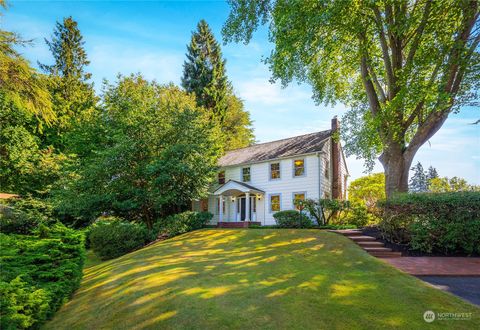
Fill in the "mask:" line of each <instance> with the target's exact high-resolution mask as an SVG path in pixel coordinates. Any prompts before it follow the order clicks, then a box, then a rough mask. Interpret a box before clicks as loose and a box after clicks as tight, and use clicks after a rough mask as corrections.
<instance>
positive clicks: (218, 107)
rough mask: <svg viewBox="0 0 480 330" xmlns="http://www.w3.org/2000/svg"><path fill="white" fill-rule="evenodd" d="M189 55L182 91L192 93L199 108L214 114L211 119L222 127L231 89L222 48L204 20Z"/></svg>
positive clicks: (188, 49)
mask: <svg viewBox="0 0 480 330" xmlns="http://www.w3.org/2000/svg"><path fill="white" fill-rule="evenodd" d="M187 51H188V52H187V54H186V55H187V60H186V61H185V63H184V64H183V77H182V87H183V88H184V89H185V90H186V91H187V92H188V93H194V94H195V96H196V98H197V104H198V105H199V106H203V107H205V108H206V109H207V110H208V111H211V117H212V118H214V119H216V120H218V122H219V123H220V124H221V123H223V121H224V119H225V114H226V109H227V95H228V93H229V91H230V89H231V87H230V85H229V82H228V80H227V75H226V72H225V60H224V59H223V58H222V51H221V49H220V44H219V43H218V42H217V40H216V39H215V36H214V35H213V33H212V31H211V29H210V27H209V26H208V24H207V22H206V21H205V20H201V21H200V22H199V23H198V25H197V31H195V32H193V33H192V39H191V41H190V44H189V45H188V46H187Z"/></svg>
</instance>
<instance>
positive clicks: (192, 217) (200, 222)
mask: <svg viewBox="0 0 480 330" xmlns="http://www.w3.org/2000/svg"><path fill="white" fill-rule="evenodd" d="M212 217H213V214H211V213H210V212H192V211H187V212H183V213H179V214H174V215H171V216H169V217H167V218H164V219H162V220H160V221H159V222H158V223H157V224H156V225H155V227H154V228H155V230H156V232H157V233H159V234H160V235H165V236H167V237H173V236H176V235H180V234H184V233H187V232H189V231H192V230H196V229H200V228H202V227H204V226H205V225H206V224H207V223H209V222H210V220H211V219H212Z"/></svg>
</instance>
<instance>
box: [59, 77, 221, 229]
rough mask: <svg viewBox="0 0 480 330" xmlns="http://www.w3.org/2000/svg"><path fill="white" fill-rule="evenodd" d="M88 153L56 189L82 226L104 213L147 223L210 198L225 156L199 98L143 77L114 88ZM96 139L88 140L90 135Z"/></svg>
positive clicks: (109, 88) (62, 206)
mask: <svg viewBox="0 0 480 330" xmlns="http://www.w3.org/2000/svg"><path fill="white" fill-rule="evenodd" d="M101 104H102V111H101V112H100V113H99V114H98V117H97V118H96V125H97V127H101V129H100V131H101V130H103V132H104V134H103V135H104V136H103V138H100V139H99V137H98V136H97V135H98V134H97V133H98V131H97V129H87V130H86V132H87V134H91V136H90V141H95V143H91V144H90V145H89V146H90V148H91V149H92V150H93V152H91V153H90V154H86V155H85V156H84V157H83V159H81V160H80V161H79V164H78V165H77V166H76V167H77V170H76V171H75V172H73V171H72V172H71V177H67V178H65V182H62V183H60V184H59V189H58V190H57V191H56V192H55V194H54V195H55V198H54V200H55V201H56V204H57V206H58V209H59V212H60V213H62V214H64V215H65V219H66V220H70V221H72V220H74V221H75V223H76V224H77V225H80V224H86V223H88V222H89V221H92V220H94V219H95V217H96V216H98V215H100V214H102V213H109V214H114V215H118V216H123V217H125V218H126V219H128V220H141V221H144V222H145V223H147V225H149V226H151V225H152V223H153V221H154V220H155V219H157V218H158V217H161V216H165V215H169V214H171V213H175V212H178V211H181V210H183V209H185V208H187V207H189V206H190V204H189V203H190V201H191V200H193V199H197V198H201V197H205V195H206V193H207V191H208V188H209V185H210V184H211V182H212V180H213V177H214V175H215V173H216V162H217V159H218V156H219V155H220V153H221V148H220V143H219V134H220V132H219V129H218V125H215V124H214V123H212V122H211V121H210V118H209V117H208V115H207V114H206V113H205V112H204V111H203V110H202V109H201V108H199V107H197V105H196V102H195V98H194V97H193V95H188V94H186V93H185V92H184V91H182V90H181V89H179V88H177V87H175V86H171V85H168V86H162V85H158V84H157V83H155V82H149V81H147V80H145V79H144V78H143V77H142V76H140V75H135V76H129V77H122V76H120V77H119V78H118V81H117V83H116V84H106V85H105V87H104V94H103V96H102V102H101ZM86 140H88V138H86Z"/></svg>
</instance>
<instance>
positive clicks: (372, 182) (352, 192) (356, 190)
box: [348, 173, 385, 212]
mask: <svg viewBox="0 0 480 330" xmlns="http://www.w3.org/2000/svg"><path fill="white" fill-rule="evenodd" d="M348 199H349V200H350V201H352V202H354V203H359V204H363V205H365V206H366V207H367V210H368V211H369V212H373V211H374V210H375V208H376V204H377V201H379V200H383V199H385V175H384V174H383V173H374V174H370V175H367V176H363V177H361V178H358V179H355V180H353V181H352V182H351V183H350V186H349V187H348Z"/></svg>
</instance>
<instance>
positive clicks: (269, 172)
mask: <svg viewBox="0 0 480 330" xmlns="http://www.w3.org/2000/svg"><path fill="white" fill-rule="evenodd" d="M272 164H278V172H279V173H280V177H279V178H276V179H272ZM281 179H282V163H281V162H280V161H278V162H271V163H268V181H279V180H281Z"/></svg>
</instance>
